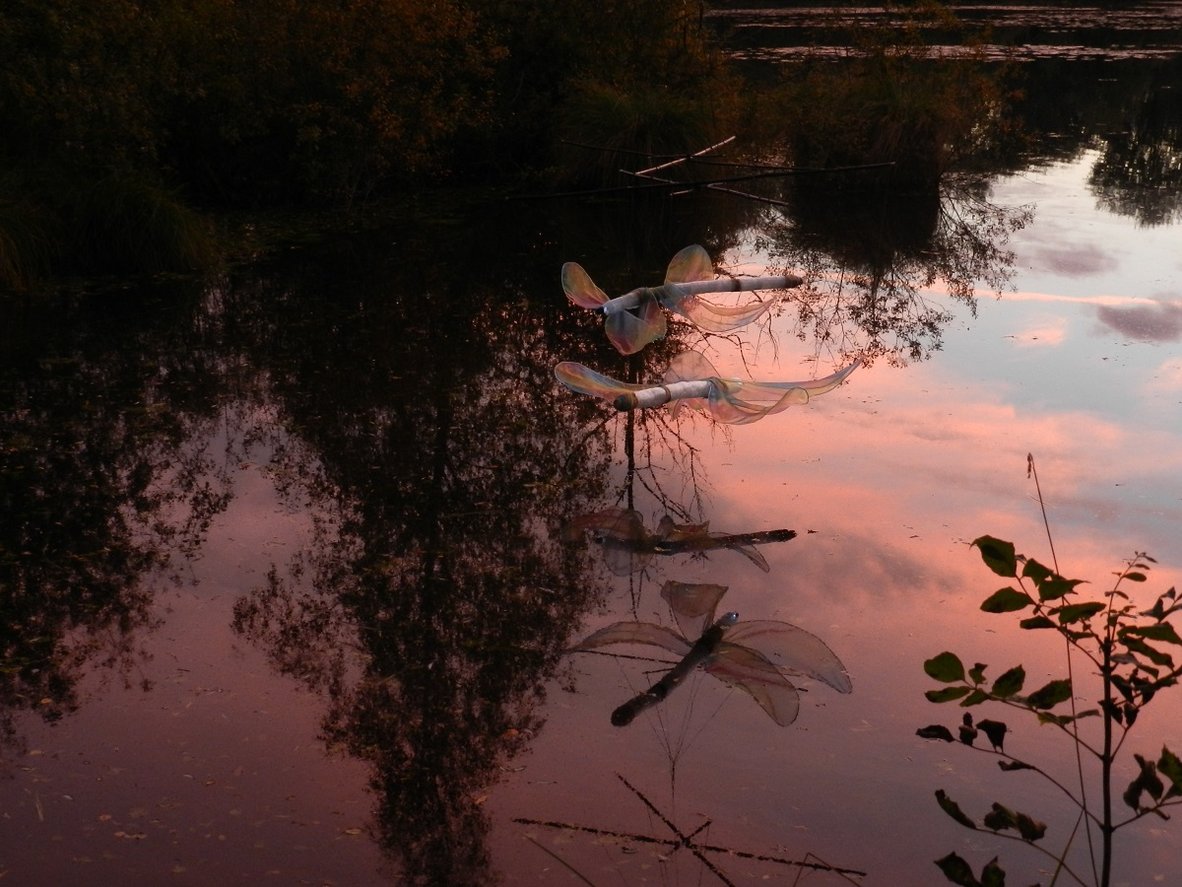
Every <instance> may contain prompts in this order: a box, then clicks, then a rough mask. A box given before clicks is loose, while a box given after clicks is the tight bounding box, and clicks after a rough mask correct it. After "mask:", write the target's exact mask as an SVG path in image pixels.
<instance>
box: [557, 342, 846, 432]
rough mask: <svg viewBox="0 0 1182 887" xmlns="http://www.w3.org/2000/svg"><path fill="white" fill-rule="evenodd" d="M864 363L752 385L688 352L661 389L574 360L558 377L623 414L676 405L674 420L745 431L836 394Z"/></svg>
mask: <svg viewBox="0 0 1182 887" xmlns="http://www.w3.org/2000/svg"><path fill="white" fill-rule="evenodd" d="M860 363H861V361H859V360H855V361H854V362H853V363H851V364H850V365H849V366H847V367H845V368H843V369H840V370H838V371H837V372H836V373H833V374H832V375H829V376H825V377H824V378H823V379H813V380H811V381H804V382H748V381H744V380H742V379H723V378H721V377H720V376H719V375H718V371H717V370H716V369H714V366H713V365H712V364H711V363H710V361H709V360H707V359H706V358H705V357H704V356H703V355H701V354H699V353H698V352H696V351H684V352H682V353H681V354H679V355H677V356H676V357H674V358H673V360H672V361H671V362H670V364H669V368H668V369H667V370H665V375H664V381H663V383H660V384H652V383H650V384H647V385H644V384H636V383H633V382H621V381H619V380H618V379H613V378H612V377H611V376H605V375H603V374H602V373H598V372H596V371H595V370H593V369H591V368H590V367H586V366H583V364H581V363H575V362H574V361H569V360H565V361H563V362H562V363H560V364H558V365H557V366H556V367H554V376H555V378H557V379H558V381H559V382H561V383H562V384H563V385H565V386H566V387H567V388H569V389H571V390H572V391H577V392H579V393H580V394H590V395H592V396H593V397H600V398H603V399H604V400H610V401H611V402H612V404H613V405H614V406H615V408H616V409H617V410H620V411H628V410H635V409H652V408H655V407H659V406H663V405H664V404H666V403H671V404H673V407H672V409H673V412H674V415H676V414H677V412H678V411H679V410H680V409H682V407H692V408H693V409H697V410H701V411H702V412H705V413H709V414H710V415H711V416H712V417H713V418H714V419H715V421H717V422H723V423H726V424H729V425H746V424H748V423H751V422H757V421H759V420H760V419H762V418H763V417H764V416H770V415H771V414H772V413H779V412H781V411H783V410H785V409H787V408H788V407H790V406H794V405H799V404H805V403H808V402H809V401H810V400H811V399H812V398H814V397H817V396H818V395H821V394H825V393H826V392H829V391H832V390H833V389H834V388H836V387H837V386H839V385H840V384H841V383H842V382H844V381H845V380H846V377H847V376H849V374H850V373H852V372H853V371H854V370H855V369H857V367H858V366H859V364H860Z"/></svg>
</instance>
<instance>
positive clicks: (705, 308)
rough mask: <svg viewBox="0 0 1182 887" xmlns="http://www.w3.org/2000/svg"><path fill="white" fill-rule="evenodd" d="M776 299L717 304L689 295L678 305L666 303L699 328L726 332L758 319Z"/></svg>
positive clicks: (774, 303)
mask: <svg viewBox="0 0 1182 887" xmlns="http://www.w3.org/2000/svg"><path fill="white" fill-rule="evenodd" d="M776 301H777V300H776V299H769V300H768V301H766V302H760V301H752V302H748V303H746V304H744V305H716V304H715V303H714V302H708V301H706V300H705V299H703V298H700V297H698V296H687V297H685V298H683V299H681V300H679V301H678V302H677V304H676V305H672V304H669V303H666V306H667V307H668V308H669V309H670V310H671V311H676V312H677V313H679V314H683V315H685V316H686V317H688V318H689V319H690V320H691V321H693V323H694V325H695V326H697V327H698V328H699V329H703V330H706V331H707V332H711V333H725V332H729V331H730V330H736V329H738V328H739V327H741V326H746V325H747V324H749V323H751V322H752V321H754V320H758V319H759V318H760V317H762V316H763V315H764V314H766V313H767V312H769V311H771V310H772V308H774V307H775V305H776Z"/></svg>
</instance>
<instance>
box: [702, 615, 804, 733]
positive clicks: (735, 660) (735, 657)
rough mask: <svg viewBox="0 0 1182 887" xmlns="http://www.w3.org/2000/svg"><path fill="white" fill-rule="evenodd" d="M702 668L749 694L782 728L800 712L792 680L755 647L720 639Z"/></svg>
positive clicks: (798, 696)
mask: <svg viewBox="0 0 1182 887" xmlns="http://www.w3.org/2000/svg"><path fill="white" fill-rule="evenodd" d="M741 624H742V623H740V625H741ZM731 631H732V632H733V631H734V629H733V628H732V629H731ZM729 637H730V635H729V634H728V638H729ZM705 668H706V671H708V672H709V673H710V674H712V675H714V677H716V678H718V679H719V680H720V681H722V682H723V683H724V684H728V685H729V686H732V687H738V688H739V689H740V690H744V691H746V692H747V693H748V694H750V695H751V698H752V699H754V700H755V701H756V702H758V703H759V707H760V708H762V709H763V710H764V711H766V712H767V713H768V715H769V716H770V717H771V719H772V720H773V721H775V722H776V723H777V724H779V725H780V726H781V727H787V726H788V725H789V724H791V723H792V722H793V721H795V720H796V716H797V714H799V712H800V694H799V693H797V691H796V687H794V686H793V685H792V682H791V681H790V680H788V679H787V678H786V677H784V675H783V674H781V673H780V670H779V669H778V668H776V666H775V665H773V664H772V663H771V662H770V661H769V660H768V659H767V657H765V656H764V655H762V654H761V653H759V652H758V651H757V650H753V649H751V648H750V647H745V646H740V645H739V644H733V643H731V642H730V641H729V640H726V641H723V642H722V643H721V644H719V645H718V649H717V650H716V651H715V653H714V655H713V656H712V657H711V659H710V660H709V661H708V662H707V663H706V666H705Z"/></svg>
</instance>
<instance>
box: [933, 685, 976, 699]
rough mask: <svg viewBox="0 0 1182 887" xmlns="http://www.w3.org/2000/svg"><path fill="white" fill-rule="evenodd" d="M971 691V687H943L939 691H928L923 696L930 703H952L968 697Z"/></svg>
mask: <svg viewBox="0 0 1182 887" xmlns="http://www.w3.org/2000/svg"><path fill="white" fill-rule="evenodd" d="M970 691H971V688H970V687H941V688H940V689H939V690H927V691H925V692H924V694H923V695H924V696H926V697H927V700H928V702H952V701H953V700H955V699H960V698H961V697H963V696H968V695H969V692H970Z"/></svg>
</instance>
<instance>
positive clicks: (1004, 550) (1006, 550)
mask: <svg viewBox="0 0 1182 887" xmlns="http://www.w3.org/2000/svg"><path fill="white" fill-rule="evenodd" d="M973 544H974V545H975V546H977V548H978V550H980V552H981V559H982V560H983V561H985V566H987V567H988V568H989V569H991V570H992V571H993V572H994V573H996V574H997V575H998V576H1009V577H1016V576H1017V575H1018V556H1017V554H1016V553H1015V552H1014V543H1013V542H1006V541H1005V540H1004V539H995V538H994V537H993V536H981V537H979V538H977V539H975V540H973Z"/></svg>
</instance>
